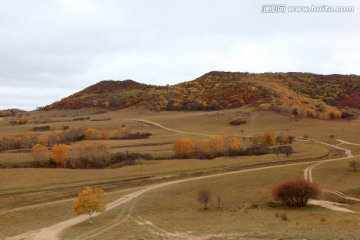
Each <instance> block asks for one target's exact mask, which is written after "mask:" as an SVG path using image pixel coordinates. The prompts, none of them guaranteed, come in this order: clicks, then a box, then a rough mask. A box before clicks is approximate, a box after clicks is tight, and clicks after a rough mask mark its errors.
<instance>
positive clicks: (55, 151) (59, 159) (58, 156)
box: [52, 144, 69, 167]
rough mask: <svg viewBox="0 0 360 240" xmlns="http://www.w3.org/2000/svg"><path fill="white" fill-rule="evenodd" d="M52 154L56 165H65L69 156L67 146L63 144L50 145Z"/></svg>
mask: <svg viewBox="0 0 360 240" xmlns="http://www.w3.org/2000/svg"><path fill="white" fill-rule="evenodd" d="M52 156H53V159H54V161H55V162H56V164H57V165H59V166H60V165H63V166H64V167H65V165H66V163H67V160H68V158H69V146H67V145H65V144H55V145H54V146H53V147H52Z"/></svg>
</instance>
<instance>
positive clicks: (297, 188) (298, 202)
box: [272, 179, 320, 207]
mask: <svg viewBox="0 0 360 240" xmlns="http://www.w3.org/2000/svg"><path fill="white" fill-rule="evenodd" d="M272 194H273V197H274V199H275V200H278V201H281V202H282V204H283V206H288V207H305V206H306V204H307V202H308V200H309V199H310V198H317V197H318V196H319V194H320V189H319V188H318V187H317V186H316V185H315V184H313V183H311V182H308V181H306V180H304V179H289V180H285V181H283V182H281V183H280V184H278V185H277V186H276V187H275V188H274V189H273V192H272Z"/></svg>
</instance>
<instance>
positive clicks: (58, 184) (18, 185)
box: [0, 106, 360, 239]
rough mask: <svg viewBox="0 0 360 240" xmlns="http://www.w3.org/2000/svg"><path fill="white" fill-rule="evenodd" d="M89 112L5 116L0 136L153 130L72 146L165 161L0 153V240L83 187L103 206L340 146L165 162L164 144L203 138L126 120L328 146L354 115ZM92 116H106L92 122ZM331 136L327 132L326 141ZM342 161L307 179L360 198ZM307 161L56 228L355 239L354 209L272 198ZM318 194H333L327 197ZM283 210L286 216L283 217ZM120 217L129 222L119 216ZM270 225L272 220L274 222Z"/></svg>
mask: <svg viewBox="0 0 360 240" xmlns="http://www.w3.org/2000/svg"><path fill="white" fill-rule="evenodd" d="M94 112H96V110H94V109H87V110H86V109H81V110H62V111H49V112H43V111H41V112H38V111H34V112H31V113H30V114H29V118H30V119H31V120H30V122H29V123H27V124H25V125H15V126H11V125H9V124H8V121H10V120H11V118H10V117H6V118H4V121H2V122H0V133H1V134H0V137H2V136H15V135H17V134H24V133H32V131H31V129H32V128H33V127H34V126H39V124H35V123H34V120H35V119H45V118H47V119H48V120H49V122H48V123H45V124H40V125H49V126H50V127H51V129H52V130H53V129H61V128H62V126H64V125H67V126H69V127H90V128H96V129H116V128H119V127H121V126H123V125H125V126H127V127H129V128H131V129H132V131H134V132H150V133H151V134H152V135H151V137H150V138H149V139H136V140H86V141H80V142H74V143H71V145H79V144H83V143H86V142H101V143H106V144H108V145H109V146H110V147H111V152H112V153H115V152H125V151H130V152H140V153H150V154H151V155H153V156H154V157H161V158H162V159H164V160H146V161H145V163H144V165H143V166H142V169H141V168H140V166H138V165H131V166H123V167H114V168H106V169H63V168H54V169H44V168H30V166H31V162H32V157H31V153H30V149H22V150H13V151H4V152H1V153H0V164H1V165H0V166H2V167H3V169H0V182H1V185H0V215H1V218H0V223H1V224H0V233H1V234H0V238H1V237H7V236H15V235H17V234H21V233H24V232H27V231H31V230H37V229H39V228H42V227H46V226H50V225H51V224H54V223H57V222H60V221H63V220H66V219H68V218H71V217H72V216H73V209H72V206H71V202H72V199H73V198H75V196H76V194H77V193H78V192H79V191H80V190H81V189H83V188H84V187H85V186H94V187H101V188H103V189H105V191H106V192H107V197H108V201H109V202H110V201H111V200H113V199H114V200H115V199H117V198H119V197H121V196H124V195H126V194H127V193H131V192H134V191H136V190H138V189H140V188H143V187H146V186H151V185H152V184H157V183H161V182H167V181H172V180H177V179H186V178H191V177H196V176H204V175H209V174H214V173H222V172H228V171H235V170H241V169H251V168H254V167H261V166H275V165H278V164H282V163H283V164H285V163H290V162H292V163H295V162H297V163H299V162H310V161H317V160H326V159H331V158H334V157H340V156H343V152H341V151H336V150H334V149H332V148H331V147H329V146H326V145H321V144H316V143H313V142H311V141H309V142H301V141H295V142H294V143H293V144H292V146H293V148H294V150H295V153H294V154H292V155H291V156H290V157H286V156H285V155H280V157H278V156H276V155H275V154H267V155H262V156H246V157H245V156H241V157H240V156H239V157H234V158H230V157H227V158H225V157H220V158H216V159H213V160H198V159H172V158H173V144H172V143H173V142H174V141H175V140H176V139H179V138H183V137H186V138H193V139H200V138H202V136H197V135H190V134H186V133H177V132H173V131H170V130H166V129H162V128H160V127H158V126H156V125H152V124H148V123H144V122H139V121H134V119H143V120H147V121H152V122H155V123H159V124H161V125H163V126H166V127H168V128H170V129H176V130H181V131H184V132H189V133H197V134H205V135H215V134H221V135H225V136H236V137H238V139H239V140H240V143H241V147H247V146H251V144H252V143H251V141H250V140H249V139H248V137H249V136H250V135H252V134H258V133H263V132H265V131H272V132H273V133H274V134H276V135H279V134H282V133H284V132H288V133H290V134H292V135H294V136H296V137H297V138H302V137H303V136H304V135H308V136H309V138H311V139H316V140H320V141H324V142H328V143H331V144H334V143H336V140H335V139H337V138H338V139H342V140H345V141H349V142H355V143H359V141H358V136H359V133H360V130H359V129H360V128H359V127H360V121H359V120H353V121H345V120H336V121H322V120H316V119H300V120H294V119H293V118H289V117H288V116H287V115H283V114H278V113H273V112H268V111H258V110H256V109H254V108H251V107H249V106H245V107H243V108H241V109H232V110H222V111H214V112H166V111H163V112H153V111H149V110H146V109H142V108H138V109H136V108H132V109H126V110H119V111H108V112H105V113H102V114H93V113H94ZM78 116H82V117H90V120H84V121H72V119H73V118H76V117H78ZM235 118H242V119H245V120H246V121H247V123H246V124H243V125H239V126H232V125H230V124H229V122H230V121H231V120H233V119H235ZM94 119H96V120H99V119H100V120H102V119H106V120H104V121H91V120H94ZM109 119H111V120H109ZM330 135H334V137H333V138H330ZM344 147H348V149H350V150H352V152H353V154H354V155H356V154H360V147H359V146H355V145H347V146H345V145H344ZM359 160H360V159H359ZM348 161H349V160H341V161H336V162H330V163H326V164H322V165H320V166H319V167H317V168H315V169H314V171H313V174H314V179H315V181H316V182H317V183H318V184H319V186H321V187H322V188H326V189H327V188H330V189H332V190H337V191H342V192H345V193H346V194H348V195H350V196H354V197H359V196H360V188H359V187H358V186H357V184H356V179H357V177H358V173H357V172H352V171H349V170H350V169H349V168H348V166H347V162H348ZM306 166H307V164H303V165H298V166H291V167H278V168H274V169H269V170H261V171H260V170H259V171H254V172H247V173H241V174H234V175H229V176H224V177H215V178H209V179H203V180H198V181H191V182H186V183H179V184H174V185H170V186H167V187H162V188H159V189H156V190H152V191H149V192H147V193H146V194H143V195H140V196H139V197H138V198H136V199H135V200H133V201H132V202H130V203H127V204H126V205H124V206H121V207H117V208H114V209H112V210H111V211H108V212H105V213H104V214H101V215H100V216H98V217H96V218H95V221H94V224H93V225H92V226H89V225H88V224H87V223H86V222H84V223H81V224H78V225H76V226H73V227H70V228H69V229H67V230H65V231H64V232H63V233H62V238H63V239H76V238H77V237H79V236H81V235H84V234H85V235H86V234H87V233H88V232H89V231H90V232H92V233H91V234H89V239H99V238H101V239H119V236H121V239H138V238H140V239H141V238H144V236H146V237H145V238H146V239H159V238H160V239H162V238H164V239H167V238H168V239H174V238H178V239H189V238H194V239H196V238H197V237H198V238H201V237H203V238H204V239H231V238H236V239H242V238H243V239H251V238H254V239H258V238H262V239H279V238H287V239H288V238H295V239H297V238H300V237H301V238H306V239H328V237H330V236H335V235H334V234H337V235H336V236H337V237H336V238H339V239H340V238H342V239H354V237H355V236H358V235H357V234H359V233H358V232H356V231H355V232H354V231H351V229H354V227H355V226H356V222H357V221H358V220H359V219H358V217H359V215H358V214H357V213H355V214H346V213H337V212H333V211H331V210H328V209H324V208H320V207H316V206H308V207H306V208H304V209H288V208H283V207H282V206H280V205H279V204H278V203H276V202H274V201H273V200H272V197H271V191H272V188H273V187H274V186H275V185H276V184H277V183H279V182H280V181H281V180H284V179H287V178H294V177H299V178H301V177H303V170H304V168H305V167H306ZM359 172H360V171H359ZM329 176H331V177H329ZM202 188H208V189H209V190H210V191H211V192H212V194H213V200H212V201H211V203H210V209H209V210H205V211H203V209H202V207H201V205H199V203H198V202H197V201H196V194H197V191H198V190H199V189H202ZM216 194H218V195H220V196H221V199H222V201H221V206H220V207H218V206H217V202H216ZM322 197H324V198H326V199H334V198H333V197H331V196H328V195H327V194H324V195H323V196H322ZM350 208H351V209H353V210H354V211H358V210H360V208H359V206H358V204H356V203H351V205H350ZM35 213H38V214H35ZM284 214H285V215H286V218H288V220H283V218H284V217H282V216H283V215H284ZM126 216H129V219H127V220H126V221H122V220H123V219H124V218H126ZM49 219H51V220H49ZM117 222H118V223H117ZM120 222H121V223H120ZM274 222H275V223H278V224H275V226H274ZM106 226H113V227H111V228H109V227H108V228H106ZM96 229H98V231H96ZM326 229H327V230H326ZM329 229H330V230H329Z"/></svg>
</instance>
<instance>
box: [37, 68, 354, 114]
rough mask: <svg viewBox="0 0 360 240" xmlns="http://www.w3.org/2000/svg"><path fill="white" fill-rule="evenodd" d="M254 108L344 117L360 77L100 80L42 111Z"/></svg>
mask: <svg viewBox="0 0 360 240" xmlns="http://www.w3.org/2000/svg"><path fill="white" fill-rule="evenodd" d="M245 104H255V105H256V106H259V107H261V108H263V109H270V110H274V111H280V112H285V113H289V114H292V115H295V116H298V117H308V118H319V119H337V118H341V117H344V116H345V117H348V116H349V114H348V113H347V112H346V110H344V108H345V107H353V108H360V77H359V76H356V75H337V74H334V75H318V74H312V73H262V74H251V73H239V72H210V73H207V74H205V75H203V76H201V77H199V78H197V79H195V80H193V81H189V82H184V83H180V84H176V85H171V86H169V85H167V86H152V85H146V84H141V83H137V82H135V81H132V80H125V81H111V80H108V81H102V82H99V83H97V84H95V85H93V86H90V87H88V88H86V89H84V90H82V91H80V92H78V93H75V94H74V95H71V96H69V97H67V98H64V99H62V100H61V101H59V102H55V103H53V104H51V105H48V106H46V107H44V108H43V109H44V110H52V109H69V108H75V109H76V108H83V107H99V108H109V109H121V108H127V107H130V106H140V105H141V106H145V107H148V108H150V109H152V110H155V111H164V110H167V111H174V110H176V111H181V110H187V111H197V110H219V109H227V108H237V107H241V106H243V105H245Z"/></svg>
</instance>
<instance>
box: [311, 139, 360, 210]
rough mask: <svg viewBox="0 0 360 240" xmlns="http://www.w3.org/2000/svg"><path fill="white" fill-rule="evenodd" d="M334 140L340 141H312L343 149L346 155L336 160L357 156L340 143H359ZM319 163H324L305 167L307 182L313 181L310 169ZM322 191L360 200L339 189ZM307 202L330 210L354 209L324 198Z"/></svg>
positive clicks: (347, 198)
mask: <svg viewBox="0 0 360 240" xmlns="http://www.w3.org/2000/svg"><path fill="white" fill-rule="evenodd" d="M336 140H337V141H338V142H340V143H339V144H338V145H332V144H328V143H324V142H319V141H314V142H315V143H319V144H324V145H328V146H330V147H333V148H335V149H339V150H343V151H345V154H346V157H343V158H338V159H337V160H342V159H350V158H354V157H358V156H353V154H352V153H351V151H350V150H349V149H346V148H343V147H340V145H342V144H349V145H355V146H360V144H357V143H350V142H346V141H343V140H341V139H336ZM321 164H324V162H318V163H314V164H312V165H310V166H308V167H307V168H305V170H304V178H305V180H308V181H309V182H313V176H312V170H313V169H314V168H315V167H317V166H319V165H321ZM324 191H325V192H328V193H332V194H334V195H336V196H338V197H340V198H342V199H345V200H349V201H353V202H360V199H359V198H354V197H350V196H348V195H346V194H344V193H342V192H339V191H331V190H324ZM309 204H311V205H316V206H320V207H325V208H328V209H331V210H334V211H341V212H351V213H354V211H352V210H349V209H347V208H344V207H339V206H346V205H347V204H339V203H336V202H329V201H324V200H314V199H311V200H309Z"/></svg>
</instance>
